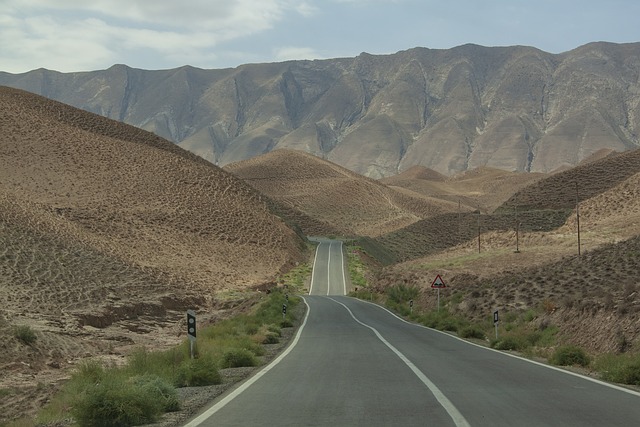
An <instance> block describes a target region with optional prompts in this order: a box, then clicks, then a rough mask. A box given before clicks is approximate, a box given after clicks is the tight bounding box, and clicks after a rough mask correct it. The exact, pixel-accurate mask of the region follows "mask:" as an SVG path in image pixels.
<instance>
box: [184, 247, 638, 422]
mask: <svg viewBox="0 0 640 427" xmlns="http://www.w3.org/2000/svg"><path fill="white" fill-rule="evenodd" d="M338 253H339V254H340V255H341V254H342V249H341V244H339V242H331V241H326V242H322V243H321V244H320V246H319V247H318V252H317V254H316V263H315V265H314V281H315V282H314V285H313V286H312V287H311V289H310V293H312V295H309V296H306V297H305V298H304V299H305V303H306V304H307V306H308V311H307V316H306V318H305V321H304V323H303V325H302V327H301V328H300V329H299V331H298V334H297V335H296V338H295V339H294V341H293V343H292V345H291V346H290V347H289V348H288V349H287V350H286V351H285V353H283V354H282V355H281V356H280V357H279V358H278V359H276V360H275V361H274V362H273V363H272V364H270V365H269V366H267V367H266V368H264V369H263V370H262V371H260V372H259V373H258V374H257V375H255V376H254V377H252V378H251V379H249V380H248V381H247V382H245V383H244V384H243V385H242V386H240V387H239V388H238V389H236V390H235V391H233V392H231V393H230V394H228V395H226V396H224V397H223V398H222V399H221V400H219V401H217V402H215V403H214V405H213V406H212V407H211V408H209V409H207V410H206V411H205V412H204V413H203V414H201V415H200V416H199V417H197V418H196V419H194V420H193V421H191V422H190V423H189V424H188V426H189V427H195V426H198V425H201V426H214V425H224V426H264V425H277V426H390V425H402V426H414V425H415V426H424V425H432V426H456V425H457V426H467V425H472V426H476V425H477V426H485V425H487V426H489V425H490V426H553V425H559V426H603V425H606V426H633V425H640V394H639V393H637V392H633V391H630V390H627V389H624V388H620V387H615V386H610V385H607V384H604V383H601V382H597V381H593V380H590V379H588V378H584V377H581V376H577V375H574V374H571V373H567V372H565V371H561V370H558V369H555V368H551V367H548V366H545V365H540V364H536V363H533V362H531V361H528V360H525V359H521V358H517V357H513V356H509V355H506V354H504V353H501V352H497V351H493V350H491V349H487V348H484V347H480V346H476V345H474V344H470V343H467V342H465V341H463V340H460V339H457V338H455V337H452V336H450V335H448V334H444V333H441V332H438V331H434V330H431V329H427V328H424V327H421V326H418V325H413V324H409V323H407V322H405V321H403V320H401V319H399V318H398V317H396V316H395V315H393V314H392V313H390V312H388V311H387V310H385V309H383V308H381V307H378V306H376V305H373V304H370V303H367V302H363V301H359V300H355V299H353V298H348V297H345V296H341V294H342V293H344V289H345V288H346V285H345V284H344V281H343V282H340V281H339V278H340V277H341V276H342V277H344V273H343V272H342V271H340V270H343V266H342V258H341V257H338ZM330 270H331V271H330ZM334 270H337V271H334ZM323 271H325V272H326V276H325V275H324V274H325V273H323ZM323 277H324V278H323ZM334 280H335V281H337V282H338V283H331V282H333V281H334ZM324 282H326V283H324ZM327 293H329V294H333V293H336V294H338V295H336V296H326V295H327Z"/></svg>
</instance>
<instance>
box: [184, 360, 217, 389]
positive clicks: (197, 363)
mask: <svg viewBox="0 0 640 427" xmlns="http://www.w3.org/2000/svg"><path fill="white" fill-rule="evenodd" d="M221 382H222V377H221V376H220V372H219V371H218V366H217V365H216V362H215V359H214V358H213V357H212V356H202V357H199V358H197V359H190V360H188V361H187V362H185V363H183V364H182V365H181V367H180V372H179V375H178V383H179V384H178V385H179V386H191V387H195V386H204V385H213V384H220V383H221Z"/></svg>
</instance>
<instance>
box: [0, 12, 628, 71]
mask: <svg viewBox="0 0 640 427" xmlns="http://www.w3.org/2000/svg"><path fill="white" fill-rule="evenodd" d="M592 41H609V42H616V43H624V42H640V1H638V0H599V1H594V0H536V1H533V0H482V1H480V0H302V1H298V0H0V71H8V72H11V73H21V72H25V71H29V70H32V69H36V68H40V67H43V68H48V69H51V70H58V71H64V72H68V71H87V70H99V69H105V68H108V67H110V66H111V65H113V64H127V65H129V66H132V67H136V68H144V69H165V68H174V67H179V66H182V65H185V64H188V65H193V66H196V67H200V68H226V67H235V66H238V65H240V64H245V63H250V62H276V61H284V60H288V59H325V58H337V57H353V56H356V55H358V54H359V53H360V52H368V53H372V54H383V53H394V52H397V51H399V50H405V49H410V48H413V47H417V46H421V47H427V48H434V49H448V48H451V47H455V46H459V45H462V44H465V43H475V44H480V45H484V46H511V45H528V46H534V47H537V48H539V49H542V50H544V51H547V52H552V53H560V52H564V51H567V50H571V49H573V48H576V47H578V46H580V45H583V44H585V43H589V42H592Z"/></svg>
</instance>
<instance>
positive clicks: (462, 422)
mask: <svg viewBox="0 0 640 427" xmlns="http://www.w3.org/2000/svg"><path fill="white" fill-rule="evenodd" d="M329 299H330V300H331V301H333V302H335V303H336V304H340V305H341V306H343V307H344V308H345V310H347V311H348V312H349V314H350V315H351V317H352V318H353V320H355V321H356V322H358V323H359V324H361V325H362V326H364V327H366V328H369V329H371V330H372V331H373V333H374V334H376V337H378V339H379V340H380V341H382V343H383V344H384V345H386V346H387V347H389V349H390V350H391V351H392V352H393V353H395V355H396V356H398V357H399V358H400V360H402V361H403V362H404V364H405V365H407V366H408V367H409V369H411V371H412V372H413V373H414V374H415V376H417V377H418V379H419V380H420V381H422V383H423V384H424V385H425V386H427V388H428V389H429V391H430V392H431V393H432V394H433V396H434V397H435V398H436V400H437V401H438V403H440V406H442V407H443V408H444V410H445V411H447V413H448V414H449V416H450V417H451V419H452V420H453V422H454V424H455V425H456V426H458V427H470V424H469V422H468V421H467V420H466V418H465V417H464V415H462V413H460V411H458V408H456V407H455V405H454V404H453V403H452V402H451V401H450V400H449V399H448V398H447V396H445V395H444V393H443V392H442V391H441V390H440V389H439V388H438V386H436V385H435V384H434V383H433V382H432V381H431V380H430V379H429V378H428V377H427V376H426V375H425V374H424V373H423V372H422V371H421V370H420V369H418V367H417V366H416V365H414V364H413V362H411V361H410V360H409V359H408V358H407V357H406V356H405V355H404V354H402V352H401V351H400V350H398V349H397V348H395V347H394V346H393V345H392V344H391V343H390V342H389V341H387V340H385V339H384V337H383V336H382V335H381V334H380V332H378V330H377V329H376V328H374V327H373V326H369V325H367V324H366V323H364V322H362V321H360V320H358V318H357V317H356V316H355V315H354V314H353V312H352V311H351V309H350V308H349V307H347V306H346V305H345V304H343V303H341V302H340V301H336V300H335V299H333V298H329Z"/></svg>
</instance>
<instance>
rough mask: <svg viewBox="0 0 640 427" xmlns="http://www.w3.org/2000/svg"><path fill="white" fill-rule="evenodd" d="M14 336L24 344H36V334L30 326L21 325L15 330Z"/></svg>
mask: <svg viewBox="0 0 640 427" xmlns="http://www.w3.org/2000/svg"><path fill="white" fill-rule="evenodd" d="M13 336H14V337H16V339H17V340H18V341H20V342H21V343H23V344H26V345H31V344H33V343H34V342H36V338H37V337H36V334H35V332H33V329H31V327H30V326H27V325H19V326H16V327H15V328H13Z"/></svg>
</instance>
